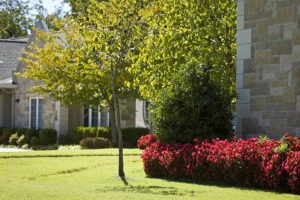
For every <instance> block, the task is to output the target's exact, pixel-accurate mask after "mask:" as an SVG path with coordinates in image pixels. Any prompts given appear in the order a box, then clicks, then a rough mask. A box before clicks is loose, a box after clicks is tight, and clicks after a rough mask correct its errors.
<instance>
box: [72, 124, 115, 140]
mask: <svg viewBox="0 0 300 200" xmlns="http://www.w3.org/2000/svg"><path fill="white" fill-rule="evenodd" d="M87 137H103V138H107V139H110V137H111V133H110V128H108V127H83V126H78V127H75V128H74V130H73V133H72V140H73V143H75V144H79V142H80V141H81V140H82V139H84V138H87Z"/></svg>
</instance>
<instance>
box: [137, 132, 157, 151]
mask: <svg viewBox="0 0 300 200" xmlns="http://www.w3.org/2000/svg"><path fill="white" fill-rule="evenodd" d="M156 141H157V139H156V136H155V135H154V134H147V135H144V136H142V137H140V139H138V141H137V147H138V148H139V149H145V148H146V147H148V146H150V145H151V144H152V143H154V142H156Z"/></svg>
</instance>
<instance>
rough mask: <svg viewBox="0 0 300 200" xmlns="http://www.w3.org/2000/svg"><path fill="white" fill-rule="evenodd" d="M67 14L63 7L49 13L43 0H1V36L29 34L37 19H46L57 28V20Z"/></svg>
mask: <svg viewBox="0 0 300 200" xmlns="http://www.w3.org/2000/svg"><path fill="white" fill-rule="evenodd" d="M65 14H66V13H64V12H63V10H62V8H61V7H58V8H57V9H56V11H55V12H54V13H52V14H48V12H47V9H46V8H45V7H44V6H43V2H42V0H35V1H30V0H5V1H0V38H2V39H7V38H13V37H24V36H27V35H28V34H29V33H30V29H31V28H32V27H33V26H34V21H36V20H44V21H45V22H46V24H47V25H48V27H49V28H51V29H56V30H57V29H58V27H57V26H56V25H55V24H56V21H58V20H61V19H62V18H64V17H65Z"/></svg>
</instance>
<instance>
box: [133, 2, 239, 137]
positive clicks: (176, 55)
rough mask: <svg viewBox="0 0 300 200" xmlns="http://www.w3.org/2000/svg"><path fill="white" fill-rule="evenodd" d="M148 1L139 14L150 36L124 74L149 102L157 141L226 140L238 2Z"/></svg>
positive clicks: (228, 126)
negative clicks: (214, 138) (142, 13)
mask: <svg viewBox="0 0 300 200" xmlns="http://www.w3.org/2000/svg"><path fill="white" fill-rule="evenodd" d="M151 2H152V3H151V6H150V7H149V9H148V12H147V13H144V15H143V20H144V21H145V23H147V24H148V34H147V36H145V40H144V42H143V43H141V46H140V48H139V51H140V53H139V54H138V56H136V57H134V58H133V60H134V62H135V65H134V67H132V68H130V69H128V70H129V71H130V72H131V73H133V74H135V75H136V76H135V77H136V79H135V82H134V85H135V86H136V87H138V88H139V89H140V91H141V94H142V95H143V96H144V97H145V98H148V99H150V100H151V102H152V104H153V114H154V123H155V124H154V125H155V127H156V129H157V135H158V138H159V139H161V140H162V141H164V142H171V143H172V142H188V141H191V139H192V138H193V137H195V136H200V137H214V136H218V137H226V136H227V134H228V133H229V132H230V130H231V126H230V125H231V123H230V122H231V121H230V120H231V118H232V116H231V114H230V108H231V103H232V101H233V100H234V99H235V62H236V59H235V54H236V1H235V0H228V1H222V0H202V1H199V0H189V1H173V0H165V1H161V0H154V1H151ZM201 66H207V67H201Z"/></svg>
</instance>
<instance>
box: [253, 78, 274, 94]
mask: <svg viewBox="0 0 300 200" xmlns="http://www.w3.org/2000/svg"><path fill="white" fill-rule="evenodd" d="M269 94H270V82H269V81H257V82H256V83H255V85H253V86H252V88H251V96H260V95H269Z"/></svg>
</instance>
